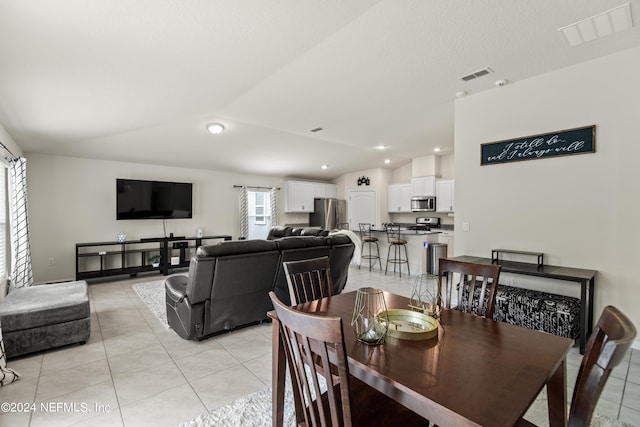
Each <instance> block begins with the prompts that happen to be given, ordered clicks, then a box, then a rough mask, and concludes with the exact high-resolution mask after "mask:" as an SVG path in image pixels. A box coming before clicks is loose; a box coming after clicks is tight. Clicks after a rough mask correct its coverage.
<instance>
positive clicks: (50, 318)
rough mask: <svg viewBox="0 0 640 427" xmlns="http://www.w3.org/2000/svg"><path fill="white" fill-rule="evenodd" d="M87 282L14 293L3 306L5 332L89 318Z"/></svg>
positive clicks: (0, 316) (0, 313) (1, 319)
mask: <svg viewBox="0 0 640 427" xmlns="http://www.w3.org/2000/svg"><path fill="white" fill-rule="evenodd" d="M89 311H90V310H89V295H88V292H87V282H85V281H78V282H64V283H53V284H44V285H36V286H29V287H25V288H19V289H14V290H12V291H11V292H10V293H9V294H8V295H7V297H6V298H5V300H4V301H3V303H2V304H0V322H1V323H2V329H3V331H4V332H5V333H7V332H10V331H20V330H24V329H31V328H38V327H42V326H47V325H52V324H57V323H64V322H70V321H72V320H78V319H83V318H88V317H89Z"/></svg>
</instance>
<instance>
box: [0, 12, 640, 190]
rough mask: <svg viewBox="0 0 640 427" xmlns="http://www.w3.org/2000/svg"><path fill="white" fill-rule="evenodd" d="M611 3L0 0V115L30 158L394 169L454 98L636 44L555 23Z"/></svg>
mask: <svg viewBox="0 0 640 427" xmlns="http://www.w3.org/2000/svg"><path fill="white" fill-rule="evenodd" d="M630 3H631V5H630V8H631V12H632V18H633V22H640V0H632V1H631V2H630ZM621 4H623V3H621V2H620V1H611V0H589V1H584V0H563V1H558V0H536V1H525V0H473V1H471V0H454V1H418V0H385V1H374V0H349V1H327V0H304V1H300V0H268V1H265V0H243V1H237V0H189V1H185V0H109V1H86V0H58V1H48V0H29V1H17V0H0V123H1V124H2V125H3V126H4V127H5V129H6V130H7V131H8V132H9V134H10V135H11V136H12V137H13V139H14V140H15V141H16V142H17V143H18V145H20V147H21V148H22V149H23V150H24V151H25V152H27V153H29V152H39V153H49V154H60V155H65V156H76V157H87V158H97V159H109V160H120V161H132V162H142V163H152V164H160V165H171V166H179V167H193V168H201V169H215V170H224V171H236V172H240V173H256V174H267V175H281V176H288V177H297V178H312V179H332V178H335V177H337V176H339V175H341V174H343V173H345V172H350V171H358V170H363V169H369V168H377V167H397V166H398V165H401V164H403V163H405V162H407V161H408V160H409V159H411V158H412V157H416V156H423V155H427V154H432V153H433V149H434V148H435V147H441V148H442V153H445V154H446V153H450V152H452V150H453V116H454V100H455V96H456V93H457V92H460V91H464V92H467V94H468V95H467V96H473V94H474V93H477V92H480V91H485V90H500V89H501V88H500V87H496V86H495V82H496V80H499V79H504V80H507V81H508V82H509V83H508V84H517V82H518V81H520V80H523V79H526V78H529V77H531V76H535V75H538V74H541V73H547V72H551V71H554V70H557V69H560V68H564V67H567V66H570V65H572V64H576V63H579V62H583V61H587V60H590V59H593V58H597V57H601V56H604V55H607V54H610V53H613V52H616V51H620V50H624V49H628V48H631V47H635V46H638V45H640V29H639V26H638V25H635V26H634V27H633V28H632V29H631V30H628V31H624V32H619V33H615V34H611V35H608V36H606V37H603V38H600V39H597V40H594V41H590V42H588V43H584V44H581V45H579V46H576V47H569V44H568V43H567V42H566V40H564V39H563V37H562V34H561V33H560V32H559V31H558V28H560V27H563V26H565V25H568V24H571V23H574V22H577V21H580V20H583V19H585V18H588V17H591V16H594V15H597V14H599V13H601V12H604V11H606V10H608V9H611V8H614V7H617V6H620V5H621ZM485 67H489V68H490V69H491V70H492V72H491V73H490V74H488V75H486V76H483V77H480V78H477V79H473V80H471V81H467V82H465V81H463V80H462V79H461V77H462V76H463V75H467V74H469V73H473V72H475V71H477V70H480V69H482V68H485ZM603 78H611V76H603ZM211 122H219V123H222V124H223V125H224V126H225V127H226V130H225V132H224V133H222V134H221V135H217V136H213V135H211V134H209V133H208V132H207V130H206V125H207V123H211ZM319 127H320V128H322V130H321V131H318V132H311V130H312V129H315V128H319ZM378 145H385V146H387V147H388V148H387V149H385V150H383V151H380V150H376V149H375V148H374V147H375V146H378ZM387 158H388V159H390V160H391V162H390V163H389V164H388V165H384V164H383V160H384V159H387ZM322 164H326V165H328V168H327V169H326V170H322V169H320V166H321V165H322Z"/></svg>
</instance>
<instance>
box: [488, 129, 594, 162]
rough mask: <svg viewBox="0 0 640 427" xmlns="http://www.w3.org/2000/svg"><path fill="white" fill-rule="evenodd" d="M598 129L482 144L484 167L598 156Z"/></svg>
mask: <svg viewBox="0 0 640 427" xmlns="http://www.w3.org/2000/svg"><path fill="white" fill-rule="evenodd" d="M595 151H596V126H595V125H592V126H586V127H581V128H575V129H567V130H561V131H557V132H549V133H543V134H540V135H532V136H526V137H523V138H517V139H508V140H505V141H496V142H487V143H485V144H480V165H481V166H485V165H493V164H497V163H509V162H518V161H522V160H535V159H544V158H547V157H558V156H566V155H573V154H585V153H595Z"/></svg>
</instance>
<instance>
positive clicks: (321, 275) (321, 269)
mask: <svg viewBox="0 0 640 427" xmlns="http://www.w3.org/2000/svg"><path fill="white" fill-rule="evenodd" d="M283 266H284V272H285V275H286V277H287V284H288V285H289V297H290V298H291V305H298V304H302V303H303V302H308V301H313V300H316V299H320V298H324V297H329V296H331V295H333V279H332V278H331V267H330V265H329V257H326V256H325V257H320V258H312V259H305V260H302V261H289V262H284V263H283Z"/></svg>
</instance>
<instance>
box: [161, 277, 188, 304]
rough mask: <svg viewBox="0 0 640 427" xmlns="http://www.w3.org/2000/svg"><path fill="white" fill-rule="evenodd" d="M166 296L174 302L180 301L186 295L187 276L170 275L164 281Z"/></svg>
mask: <svg viewBox="0 0 640 427" xmlns="http://www.w3.org/2000/svg"><path fill="white" fill-rule="evenodd" d="M164 287H165V289H166V290H167V296H168V297H169V298H171V299H172V300H173V301H175V302H182V301H184V299H185V298H186V297H187V276H181V275H180V276H171V277H168V278H167V280H165V281H164Z"/></svg>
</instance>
